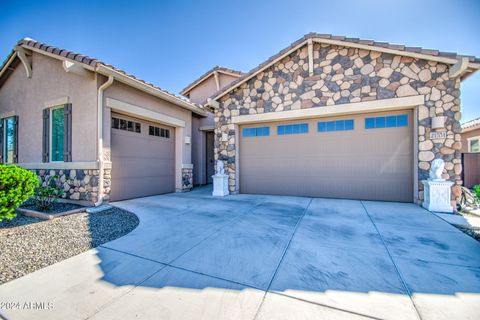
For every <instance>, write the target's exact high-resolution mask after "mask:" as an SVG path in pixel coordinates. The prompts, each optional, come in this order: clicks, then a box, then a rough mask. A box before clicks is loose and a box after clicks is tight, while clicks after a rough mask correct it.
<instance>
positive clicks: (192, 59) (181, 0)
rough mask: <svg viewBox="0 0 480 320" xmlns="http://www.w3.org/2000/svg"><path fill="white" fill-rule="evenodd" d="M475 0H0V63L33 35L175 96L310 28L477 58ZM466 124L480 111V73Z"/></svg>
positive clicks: (468, 97)
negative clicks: (212, 70) (195, 82)
mask: <svg viewBox="0 0 480 320" xmlns="http://www.w3.org/2000/svg"><path fill="white" fill-rule="evenodd" d="M479 30H480V0H436V1H432V0H396V1H393V0H392V1H388V0H383V1H381V0H331V1H324V0H316V1H315V0H309V1H302V0H294V1H291V0H276V1H261V0H256V1H251V0H242V1H230V0H223V1H209V0H202V1H198V0H197V1H186V0H175V1H162V0H157V1H145V0H135V1H125V0H116V1H101V0H95V1H91V0H81V1H67V0H63V1H49V0H42V1H29V0H22V1H17V0H0V61H3V60H4V59H5V58H6V57H7V55H8V54H9V52H10V51H11V50H12V47H13V46H14V44H15V43H16V42H17V41H18V40H20V39H21V38H23V37H30V38H33V39H35V40H38V41H41V42H44V43H47V44H49V45H53V46H57V47H60V48H64V49H68V50H71V51H74V52H77V53H82V54H85V55H88V56H91V57H95V58H97V59H100V60H102V61H104V62H106V63H109V64H112V65H114V66H116V67H118V68H120V69H123V70H125V71H127V72H129V73H131V74H134V75H135V76H137V77H138V78H141V79H143V80H146V81H148V82H151V83H154V84H155V85H157V86H159V87H161V88H163V89H166V90H168V91H170V92H173V93H178V92H180V91H181V89H183V88H184V87H185V86H186V85H188V84H189V83H190V82H191V81H193V80H194V79H196V78H197V77H198V76H200V75H202V74H203V73H204V72H205V71H207V70H209V69H210V68H212V67H213V66H215V65H220V66H224V67H229V68H232V69H237V70H240V71H244V72H246V71H249V70H250V69H252V68H254V67H255V66H257V65H258V64H260V63H261V62H263V61H264V60H266V59H267V58H268V57H270V56H272V55H274V54H275V53H277V52H278V51H280V50H281V49H283V48H284V47H286V46H288V45H289V44H290V43H292V42H294V41H295V40H297V39H298V38H300V37H302V36H303V35H304V34H306V33H309V32H318V33H330V34H334V35H344V36H348V37H357V38H364V39H374V40H377V41H386V42H391V43H399V44H405V45H408V46H419V47H424V48H431V49H439V50H441V51H453V52H457V53H461V54H468V55H475V56H477V57H480V36H479V33H478V31H479ZM461 90H462V96H461V99H462V122H465V121H468V120H470V119H473V118H477V117H480V93H479V92H480V71H479V72H477V73H476V74H474V75H472V76H470V77H469V78H468V79H467V80H465V81H464V82H463V84H462V87H461Z"/></svg>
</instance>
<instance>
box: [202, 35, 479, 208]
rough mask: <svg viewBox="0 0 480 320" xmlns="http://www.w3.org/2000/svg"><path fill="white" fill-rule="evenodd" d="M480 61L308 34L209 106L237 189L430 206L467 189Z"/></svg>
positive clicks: (218, 150) (221, 155)
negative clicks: (465, 118) (435, 185)
mask: <svg viewBox="0 0 480 320" xmlns="http://www.w3.org/2000/svg"><path fill="white" fill-rule="evenodd" d="M479 68H480V60H479V59H477V58H475V57H468V56H461V55H457V54H454V53H444V52H439V51H437V50H429V49H422V48H416V47H415V48H414V47H405V46H403V45H394V44H389V43H385V42H374V41H371V40H360V39H354V38H345V37H338V36H331V35H321V34H313V33H312V34H308V35H306V36H304V37H303V38H301V39H299V40H298V41H296V42H294V43H293V44H292V45H291V46H289V47H287V48H285V49H283V50H282V51H280V52H279V53H278V54H276V55H274V56H273V57H271V58H270V59H268V60H267V61H265V62H263V63H262V64H260V65H259V66H258V67H256V68H254V69H253V70H252V71H250V72H248V73H247V74H245V75H242V76H241V77H240V78H239V79H237V80H235V81H234V82H232V83H231V84H230V85H228V86H227V87H225V88H224V89H221V90H219V91H218V92H217V93H215V94H214V95H212V96H211V99H209V100H208V101H204V104H205V105H206V106H209V107H211V108H213V109H214V113H215V114H214V120H215V158H216V159H220V160H223V161H224V162H225V169H226V173H227V174H228V175H229V187H230V191H231V192H241V193H264V194H279V195H297V196H315V197H332V198H353V199H370V200H388V201H405V202H415V203H420V202H422V200H423V185H422V184H421V180H424V179H427V178H428V172H429V169H430V164H431V161H432V160H433V159H436V158H442V159H443V160H444V161H445V172H444V177H445V178H446V179H448V180H451V181H454V182H455V184H456V186H455V187H454V189H453V190H454V192H453V194H458V189H459V185H460V184H461V170H462V167H461V152H460V149H461V142H460V140H461V135H460V133H461V127H460V123H459V121H458V120H459V119H460V99H459V97H460V83H461V81H462V80H463V79H464V78H465V77H467V76H468V75H470V74H471V73H473V72H475V71H476V70H478V69H479Z"/></svg>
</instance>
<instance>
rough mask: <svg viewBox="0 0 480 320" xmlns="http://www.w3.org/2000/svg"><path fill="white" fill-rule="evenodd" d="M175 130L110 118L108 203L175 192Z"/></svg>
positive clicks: (133, 119) (157, 125)
mask: <svg viewBox="0 0 480 320" xmlns="http://www.w3.org/2000/svg"><path fill="white" fill-rule="evenodd" d="M174 135H175V129H174V128H172V127H168V126H164V125H160V124H157V123H150V122H147V121H144V120H139V119H135V118H130V117H127V116H124V115H120V114H113V115H112V131H111V150H112V151H111V152H112V188H111V193H110V200H111V201H117V200H124V199H131V198H136V197H145V196H149V195H156V194H162V193H168V192H174V191H175V137H174Z"/></svg>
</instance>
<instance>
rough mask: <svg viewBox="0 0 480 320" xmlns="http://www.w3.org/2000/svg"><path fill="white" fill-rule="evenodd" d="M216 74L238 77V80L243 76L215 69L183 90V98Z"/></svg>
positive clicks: (181, 92)
mask: <svg viewBox="0 0 480 320" xmlns="http://www.w3.org/2000/svg"><path fill="white" fill-rule="evenodd" d="M215 72H218V73H223V74H226V75H229V76H232V77H237V78H240V77H241V76H242V75H241V74H236V73H233V72H228V71H226V70H223V69H215V68H214V69H212V70H210V72H208V73H206V74H205V75H203V76H201V77H200V78H198V79H197V80H195V81H193V82H192V83H191V84H189V85H188V86H186V87H185V88H183V89H182V91H180V94H181V95H182V96H186V95H187V94H188V93H189V92H190V91H192V90H193V89H194V88H195V87H197V86H199V85H200V84H201V83H202V82H204V81H205V80H207V79H208V78H210V77H211V76H213V75H214V74H215Z"/></svg>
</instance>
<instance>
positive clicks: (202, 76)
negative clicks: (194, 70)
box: [180, 66, 244, 94]
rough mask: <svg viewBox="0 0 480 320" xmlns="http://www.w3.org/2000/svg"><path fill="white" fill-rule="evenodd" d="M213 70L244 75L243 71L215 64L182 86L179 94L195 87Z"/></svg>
mask: <svg viewBox="0 0 480 320" xmlns="http://www.w3.org/2000/svg"><path fill="white" fill-rule="evenodd" d="M214 71H225V72H228V73H233V74H236V75H238V76H242V75H244V73H243V72H241V71H237V70H233V69H230V68H225V67H220V66H215V67H213V68H211V69H210V70H208V71H207V72H205V73H204V74H202V75H201V76H200V77H198V78H197V79H195V80H194V81H192V82H191V83H190V84H189V85H187V86H186V87H185V88H183V89H182V91H180V93H181V94H186V93H187V92H188V91H189V90H190V89H191V88H193V87H195V86H196V85H197V84H199V83H200V82H202V81H203V79H204V78H205V77H207V76H209V75H210V74H212V73H213V72H214Z"/></svg>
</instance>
